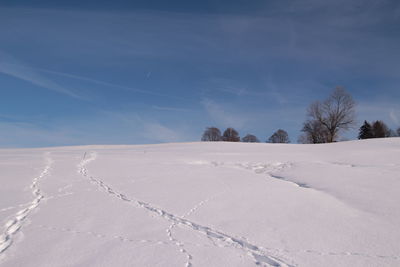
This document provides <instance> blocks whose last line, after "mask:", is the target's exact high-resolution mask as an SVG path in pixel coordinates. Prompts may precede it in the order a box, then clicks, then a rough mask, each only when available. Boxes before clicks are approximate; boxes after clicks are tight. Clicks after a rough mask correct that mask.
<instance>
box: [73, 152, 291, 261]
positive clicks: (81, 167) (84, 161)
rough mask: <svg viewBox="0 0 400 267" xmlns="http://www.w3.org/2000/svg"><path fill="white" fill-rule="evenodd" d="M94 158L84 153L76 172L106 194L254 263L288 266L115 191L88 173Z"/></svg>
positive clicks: (248, 245) (246, 244) (257, 249)
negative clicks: (195, 232) (232, 251)
mask: <svg viewBox="0 0 400 267" xmlns="http://www.w3.org/2000/svg"><path fill="white" fill-rule="evenodd" d="M95 159H96V153H90V154H89V155H87V153H85V154H84V156H83V158H82V161H81V162H80V163H79V164H78V172H79V173H80V174H81V175H82V176H83V177H85V178H87V179H89V180H90V181H91V182H92V183H93V184H96V185H97V186H98V187H100V188H101V189H103V190H104V191H106V192H107V193H108V194H110V195H111V196H114V197H117V198H118V199H120V200H122V201H125V202H129V203H131V204H133V205H135V206H136V207H139V208H143V209H146V210H147V211H149V212H151V213H153V214H156V215H158V216H160V217H162V218H164V219H166V220H168V221H170V222H171V223H175V224H176V225H179V226H183V227H187V228H189V229H191V230H193V231H197V232H199V233H202V234H204V235H206V236H207V237H209V238H212V239H215V240H218V241H221V242H224V243H226V244H228V245H229V246H231V247H234V248H237V249H239V250H241V251H242V252H245V253H246V254H247V255H249V256H250V257H251V258H252V259H253V260H254V262H255V264H256V265H264V266H276V267H288V266H291V265H289V264H287V263H285V262H283V261H282V260H280V259H278V258H277V257H275V256H272V255H267V254H266V252H264V251H262V250H261V248H260V247H259V246H256V245H253V244H251V243H249V242H247V241H245V240H242V239H239V238H236V237H234V236H231V235H229V234H226V233H223V232H221V231H219V230H216V229H212V228H210V227H208V226H203V225H200V224H197V223H194V222H192V221H190V220H188V219H185V218H183V217H179V216H177V215H174V214H172V213H169V212H167V211H165V210H163V209H161V208H158V207H155V206H154V205H152V204H150V203H146V202H143V201H141V200H139V199H135V198H132V197H130V198H128V197H127V196H126V195H124V194H122V193H120V192H117V191H115V190H114V189H113V188H112V187H111V186H109V185H107V184H106V183H104V182H103V181H101V180H99V179H96V178H94V177H93V176H90V175H89V174H88V171H87V169H86V165H87V164H88V163H89V162H91V161H93V160H95Z"/></svg>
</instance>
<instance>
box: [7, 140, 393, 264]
mask: <svg viewBox="0 0 400 267" xmlns="http://www.w3.org/2000/svg"><path fill="white" fill-rule="evenodd" d="M399 155H400V138H387V139H377V140H368V141H352V142H343V143H336V144H324V145H278V144H244V143H222V142H218V143H190V144H164V145H141V146H85V147H60V148H48V149H44V148H43V149H3V150H0V166H1V167H0V179H1V187H0V223H1V227H2V228H1V232H0V234H1V236H0V265H1V266H254V265H256V264H259V265H262V266H400V245H399V244H400V242H399V240H400V227H399V226H400V159H399Z"/></svg>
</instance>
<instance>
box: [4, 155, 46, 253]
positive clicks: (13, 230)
mask: <svg viewBox="0 0 400 267" xmlns="http://www.w3.org/2000/svg"><path fill="white" fill-rule="evenodd" d="M45 161H46V165H45V167H44V169H43V171H42V172H41V173H40V174H39V176H37V177H35V178H34V179H33V180H32V183H31V186H30V188H31V190H32V194H33V196H34V199H33V200H32V202H30V203H29V204H28V205H29V206H28V207H26V208H24V209H22V210H20V211H18V212H17V213H16V214H15V217H14V218H13V219H11V220H9V221H8V222H7V223H6V224H5V226H4V232H3V234H2V235H1V236H0V255H1V254H3V253H4V252H5V251H6V250H7V249H8V248H9V247H10V246H11V245H12V243H13V237H14V236H15V235H16V234H17V233H18V231H19V230H20V229H21V227H22V226H23V223H24V221H25V220H26V218H27V217H28V215H29V214H30V213H31V212H32V211H34V210H35V209H36V208H37V207H38V206H39V204H40V202H41V200H42V199H43V198H44V196H43V195H42V192H41V190H40V188H39V182H40V181H41V180H42V179H43V178H44V177H46V176H47V175H48V174H49V172H50V168H51V165H52V163H53V160H52V159H51V158H50V154H49V153H46V154H45Z"/></svg>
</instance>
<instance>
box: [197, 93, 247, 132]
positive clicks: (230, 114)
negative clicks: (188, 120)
mask: <svg viewBox="0 0 400 267" xmlns="http://www.w3.org/2000/svg"><path fill="white" fill-rule="evenodd" d="M201 104H202V105H203V107H204V110H205V111H206V112H207V114H208V116H209V117H210V118H211V120H213V121H214V122H215V123H217V124H218V125H221V126H223V127H236V128H238V129H240V128H242V127H243V126H244V125H245V124H246V118H245V117H243V116H242V115H241V114H240V112H238V110H235V109H234V108H228V107H225V106H223V105H221V104H218V103H217V102H215V101H213V100H211V99H203V100H202V101H201Z"/></svg>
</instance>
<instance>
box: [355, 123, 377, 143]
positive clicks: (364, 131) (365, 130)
mask: <svg viewBox="0 0 400 267" xmlns="http://www.w3.org/2000/svg"><path fill="white" fill-rule="evenodd" d="M369 138H374V133H373V131H372V126H371V124H369V123H368V122H367V121H364V124H363V125H362V126H361V127H360V131H359V133H358V139H369Z"/></svg>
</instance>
